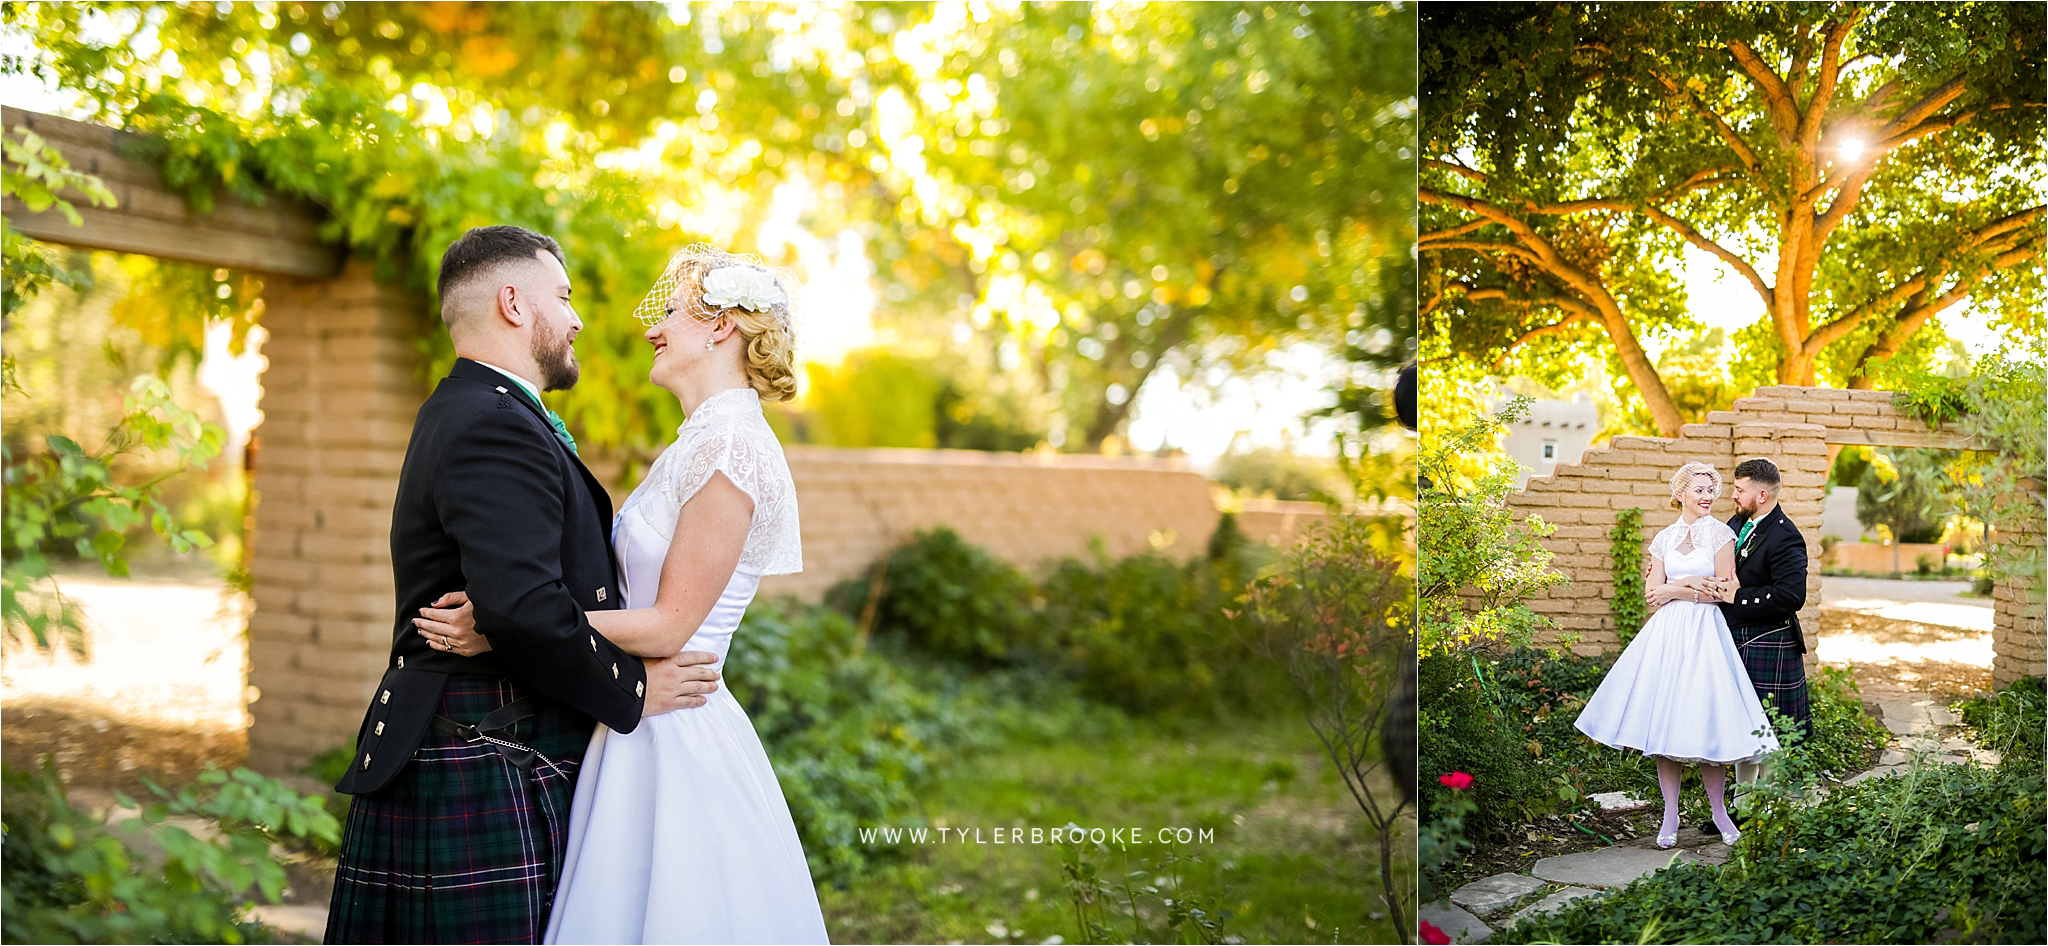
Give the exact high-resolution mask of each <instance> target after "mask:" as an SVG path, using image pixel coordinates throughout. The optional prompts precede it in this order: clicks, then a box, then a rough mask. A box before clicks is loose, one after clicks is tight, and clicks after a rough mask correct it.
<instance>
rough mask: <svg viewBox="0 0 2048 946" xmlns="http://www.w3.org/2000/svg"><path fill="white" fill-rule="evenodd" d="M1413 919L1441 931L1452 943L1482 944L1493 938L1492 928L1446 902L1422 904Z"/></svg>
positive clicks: (1455, 905) (1458, 907) (1463, 909)
mask: <svg viewBox="0 0 2048 946" xmlns="http://www.w3.org/2000/svg"><path fill="white" fill-rule="evenodd" d="M1415 918H1416V920H1417V921H1422V922H1428V923H1429V924H1431V925H1432V926H1435V927H1436V928H1437V929H1440V930H1443V931H1444V933H1445V935H1447V936H1449V937H1450V938H1451V942H1453V943H1483V942H1486V941H1487V940H1489V939H1492V938H1493V927H1490V926H1487V925H1486V924H1485V923H1483V922H1480V920H1479V918H1478V917H1476V916H1473V915H1472V914H1470V913H1467V912H1465V908H1463V907H1460V906H1458V905H1457V904H1455V903H1452V902H1450V901H1448V900H1438V901H1436V902H1435V903H1425V904H1423V905H1422V908H1421V909H1419V910H1417V911H1415Z"/></svg>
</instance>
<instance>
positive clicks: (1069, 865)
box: [1059, 824, 1237, 944]
mask: <svg viewBox="0 0 2048 946" xmlns="http://www.w3.org/2000/svg"><path fill="white" fill-rule="evenodd" d="M1062 830H1063V831H1065V832H1069V833H1065V834H1062V835H1061V840H1060V844H1059V848H1060V873H1061V875H1062V876H1063V877H1064V878H1065V880H1066V890H1067V900H1068V902H1069V903H1071V904H1072V905H1073V907H1074V925H1075V927H1076V928H1077V932H1078V933H1079V936H1078V937H1077V938H1076V939H1075V940H1074V942H1077V943H1211V944H1214V943H1222V942H1226V941H1229V940H1234V939H1236V937H1232V936H1231V934H1230V933H1229V927H1228V924H1229V922H1230V920H1231V918H1232V917H1234V916H1236V915H1237V914H1236V911H1234V910H1232V909H1230V908H1229V907H1226V906H1222V904H1226V903H1229V902H1231V899H1232V897H1231V887H1230V885H1229V884H1228V883H1227V882H1220V883H1218V884H1217V885H1215V886H1213V887H1212V886H1208V885H1204V886H1200V887H1195V888H1194V889H1189V883H1188V880H1189V878H1188V874H1189V873H1190V872H1191V870H1192V869H1194V868H1196V867H1198V866H1200V865H1201V864H1202V861H1203V859H1202V857H1201V855H1199V854H1192V853H1190V854H1189V855H1187V856H1186V857H1185V858H1183V857H1182V856H1181V853H1180V849H1179V845H1177V844H1169V845H1167V847H1166V850H1165V852H1164V853H1162V854H1159V855H1156V856H1154V857H1151V858H1147V859H1145V860H1142V861H1139V864H1141V865H1142V867H1141V868H1140V869H1137V870H1133V869H1131V849H1130V845H1128V844H1115V845H1112V844H1110V843H1109V842H1108V841H1098V840H1093V839H1092V838H1090V837H1087V836H1086V834H1085V832H1084V831H1083V830H1082V829H1081V827H1080V826H1079V825H1075V824H1069V825H1067V826H1066V827H1065V828H1064V829H1062ZM1076 835H1079V837H1076ZM1113 855H1121V858H1120V863H1119V864H1117V865H1116V866H1117V867H1121V868H1122V870H1121V871H1118V872H1115V873H1110V872H1108V871H1105V870H1104V868H1105V867H1106V866H1108V865H1104V864H1101V863H1098V860H1097V859H1098V858H1100V859H1103V860H1107V859H1108V858H1109V857H1111V856H1113ZM1140 899H1143V900H1144V902H1145V904H1144V906H1143V907H1140V906H1139V900H1140ZM1150 916H1162V917H1163V919H1164V921H1165V922H1164V925H1163V926H1162V927H1160V928H1158V929H1156V930H1148V929H1146V926H1147V918H1148V917H1150ZM1126 922H1128V923H1129V925H1130V933H1129V935H1128V936H1126V935H1125V934H1124V924H1125V923H1126Z"/></svg>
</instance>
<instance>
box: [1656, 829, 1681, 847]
mask: <svg viewBox="0 0 2048 946" xmlns="http://www.w3.org/2000/svg"><path fill="white" fill-rule="evenodd" d="M1657 846H1658V847H1659V848H1662V849H1663V850H1666V851H1668V850H1671V849H1672V848H1674V847H1677V846H1678V834H1677V833H1676V832H1674V833H1671V834H1660V835H1657Z"/></svg>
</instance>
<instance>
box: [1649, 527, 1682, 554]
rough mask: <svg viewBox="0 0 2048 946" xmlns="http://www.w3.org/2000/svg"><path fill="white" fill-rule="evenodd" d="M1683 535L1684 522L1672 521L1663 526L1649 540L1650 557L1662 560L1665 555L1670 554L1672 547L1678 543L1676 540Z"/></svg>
mask: <svg viewBox="0 0 2048 946" xmlns="http://www.w3.org/2000/svg"><path fill="white" fill-rule="evenodd" d="M1683 535H1685V524H1684V523H1680V522H1674V523H1672V524H1670V525H1668V526H1665V527H1664V528H1663V529H1662V530H1661V531H1659V532H1658V533H1657V537H1656V538H1653V539H1651V540H1650V557H1651V558H1654V559H1656V560H1657V561H1660V562H1661V561H1663V560H1664V559H1665V557H1666V556H1668V555H1670V554H1671V550H1672V548H1674V547H1675V546H1677V545H1678V540H1679V538H1680V537H1682V536H1683Z"/></svg>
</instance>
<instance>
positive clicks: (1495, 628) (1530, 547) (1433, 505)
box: [1416, 398, 1570, 775]
mask: <svg viewBox="0 0 2048 946" xmlns="http://www.w3.org/2000/svg"><path fill="white" fill-rule="evenodd" d="M1528 401H1529V399H1528V398H1516V399H1515V400H1514V401H1513V402H1512V403H1510V404H1509V405H1508V406H1507V407H1505V408H1503V409H1502V410H1501V411H1500V413H1498V414H1496V415H1494V416H1492V417H1483V416H1482V417H1480V418H1478V419H1477V420H1474V421H1472V422H1470V423H1467V424H1464V425H1461V426H1459V427H1457V428H1455V429H1454V430H1453V431H1451V432H1450V433H1449V434H1448V435H1446V436H1445V437H1444V439H1443V440H1442V441H1441V442H1438V443H1433V444H1425V445H1424V447H1423V450H1422V455H1421V458H1420V459H1419V461H1418V463H1417V472H1418V474H1419V477H1418V482H1419V483H1420V484H1421V500H1420V505H1419V508H1418V510H1417V513H1416V536H1417V539H1416V541H1417V543H1418V544H1417V551H1418V555H1417V558H1418V560H1419V572H1418V574H1417V578H1416V602H1417V604H1418V606H1419V608H1420V617H1419V619H1418V621H1419V623H1418V625H1417V628H1416V639H1417V644H1418V647H1419V649H1420V653H1421V655H1422V656H1424V657H1427V656H1430V655H1432V654H1438V653H1447V652H1455V651H1466V650H1470V649H1473V648H1478V647H1485V646H1489V645H1495V644H1506V645H1517V644H1525V643H1527V642H1528V641H1529V640H1530V639H1531V638H1533V637H1534V635H1535V634H1536V632H1537V631H1538V630H1541V629H1542V628H1544V627H1546V626H1547V625H1548V623H1549V622H1548V621H1547V620H1546V619H1544V618H1543V617H1542V616H1540V615H1538V614H1536V613H1535V612H1534V611H1531V610H1530V609H1529V607H1528V606H1527V605H1526V604H1523V601H1524V599H1526V598H1528V597H1530V596H1531V595H1535V594H1537V593H1539V592H1542V591H1544V590H1546V589H1549V588H1554V587H1557V586H1559V585H1562V584H1565V583H1567V582H1568V581H1569V580H1570V579H1568V578H1567V577H1566V576H1565V575H1564V573H1563V572H1560V571H1558V570H1557V569H1555V568H1553V567H1551V564H1550V562H1551V554H1550V551H1549V550H1548V549H1546V548H1544V547H1543V543H1542V542H1541V541H1539V539H1540V538H1541V537H1542V536H1546V535H1549V534H1550V532H1551V531H1552V527H1551V526H1549V525H1547V524H1545V523H1544V522H1543V519H1542V517H1540V516H1535V515H1531V516H1529V517H1527V518H1525V519H1523V520H1522V521H1520V522H1517V521H1516V520H1515V517H1514V513H1513V512H1512V511H1510V510H1509V509H1508V506H1507V498H1508V496H1510V495H1511V494H1513V493H1514V492H1515V491H1516V489H1517V487H1516V485H1515V478H1516V476H1517V474H1518V473H1519V472H1520V468H1519V467H1517V466H1516V465H1515V464H1514V462H1513V461H1512V460H1508V459H1506V458H1505V457H1502V458H1499V459H1496V460H1493V461H1491V462H1488V463H1485V464H1484V465H1483V467H1482V471H1481V472H1480V473H1479V474H1477V475H1473V474H1471V473H1468V472H1467V471H1466V468H1465V467H1466V464H1467V461H1468V457H1470V456H1471V455H1474V454H1481V453H1485V452H1487V451H1489V450H1490V449H1491V447H1492V445H1493V443H1494V440H1495V438H1497V437H1498V436H1499V435H1500V432H1501V430H1502V429H1503V426H1504V425H1505V424H1506V423H1508V422H1510V421H1512V420H1514V419H1516V418H1518V417H1520V416H1521V415H1522V414H1523V412H1524V411H1526V410H1527V408H1528ZM1473 774H1475V775H1477V774H1478V773H1476V772H1475V773H1473Z"/></svg>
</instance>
